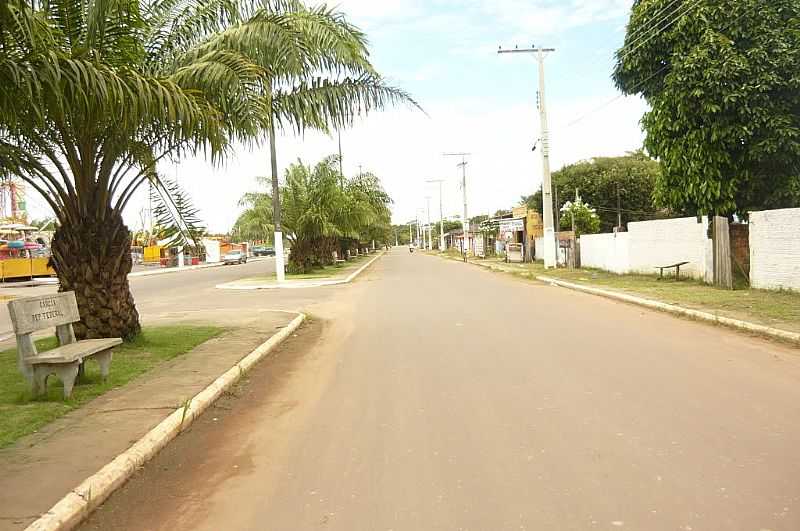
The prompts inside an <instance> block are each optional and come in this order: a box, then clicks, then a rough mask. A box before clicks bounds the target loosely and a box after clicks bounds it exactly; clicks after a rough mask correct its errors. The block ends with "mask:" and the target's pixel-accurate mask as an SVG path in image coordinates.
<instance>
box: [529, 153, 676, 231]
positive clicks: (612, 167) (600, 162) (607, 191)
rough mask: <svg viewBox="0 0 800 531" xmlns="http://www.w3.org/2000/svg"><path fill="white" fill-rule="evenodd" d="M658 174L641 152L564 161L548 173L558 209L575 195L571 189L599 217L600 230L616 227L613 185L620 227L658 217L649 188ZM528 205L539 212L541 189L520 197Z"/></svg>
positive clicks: (653, 162)
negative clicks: (562, 164)
mask: <svg viewBox="0 0 800 531" xmlns="http://www.w3.org/2000/svg"><path fill="white" fill-rule="evenodd" d="M660 174H661V169H660V167H659V164H658V162H656V161H654V160H653V159H651V158H650V157H648V156H647V155H646V154H645V153H644V152H642V151H636V152H633V153H628V154H627V155H625V156H622V157H596V158H593V159H590V160H584V161H580V162H576V163H575V164H568V165H566V166H564V167H563V168H561V169H560V170H558V171H556V172H554V173H553V175H552V185H553V190H554V192H555V190H556V189H557V190H558V202H559V203H560V204H559V205H558V210H560V209H561V207H562V206H563V205H564V204H565V203H566V202H567V201H570V200H573V199H574V198H575V190H576V189H577V190H578V193H579V194H580V196H581V197H582V198H583V199H584V200H585V201H586V202H588V203H590V204H591V205H592V206H593V207H594V208H595V209H596V210H597V214H598V216H599V218H600V228H599V230H600V231H601V232H611V231H612V230H613V228H614V227H616V226H617V188H618V187H619V200H620V207H621V212H622V224H623V226H624V225H625V224H626V223H628V222H630V221H642V220H647V219H653V218H655V217H659V216H661V215H662V213H661V212H660V211H659V209H657V208H656V207H655V206H654V203H653V197H652V196H653V191H654V189H655V185H656V181H657V179H658V178H659V176H660ZM522 202H523V203H527V205H528V207H529V208H531V209H534V210H537V211H540V212H541V209H542V189H541V187H540V188H539V190H538V191H537V192H536V193H535V194H533V195H531V196H525V197H523V198H522Z"/></svg>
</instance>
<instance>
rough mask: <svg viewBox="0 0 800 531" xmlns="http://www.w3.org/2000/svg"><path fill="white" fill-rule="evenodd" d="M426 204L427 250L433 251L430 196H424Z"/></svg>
mask: <svg viewBox="0 0 800 531" xmlns="http://www.w3.org/2000/svg"><path fill="white" fill-rule="evenodd" d="M425 201H427V203H428V206H427V209H428V250H429V251H433V227H431V196H426V197H425Z"/></svg>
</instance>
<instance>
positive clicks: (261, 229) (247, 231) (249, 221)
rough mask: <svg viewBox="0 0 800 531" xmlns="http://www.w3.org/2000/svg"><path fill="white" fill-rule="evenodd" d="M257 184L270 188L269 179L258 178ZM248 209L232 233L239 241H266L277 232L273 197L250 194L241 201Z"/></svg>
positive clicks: (241, 215)
mask: <svg viewBox="0 0 800 531" xmlns="http://www.w3.org/2000/svg"><path fill="white" fill-rule="evenodd" d="M256 182H258V183H259V184H261V185H263V186H269V185H270V184H271V181H270V179H269V178H268V177H256ZM239 206H243V207H246V208H245V210H244V211H243V212H242V213H241V214H240V215H239V217H238V218H237V219H236V223H234V225H233V229H232V230H231V233H232V234H233V236H234V238H237V239H238V240H240V241H242V240H251V241H252V240H266V239H268V238H269V235H270V234H271V233H272V232H273V231H274V230H275V226H274V225H273V224H272V196H271V195H270V194H268V193H263V192H248V193H246V194H244V195H243V196H242V198H241V199H240V200H239Z"/></svg>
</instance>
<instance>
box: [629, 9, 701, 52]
mask: <svg viewBox="0 0 800 531" xmlns="http://www.w3.org/2000/svg"><path fill="white" fill-rule="evenodd" d="M700 2H701V0H694V3H692V2H691V0H690V1H689V2H687V3H686V4H681V5H679V6H678V7H676V8H675V9H674V10H673V11H671V12H670V13H669V14H667V15H665V16H664V17H662V18H661V19H659V20H657V21H655V22H653V23H652V24H651V25H650V27H649V28H648V29H646V30H645V33H644V34H642V35H640V36H639V37H637V38H635V39H633V40H631V41H630V42H628V43H627V44H625V45H624V46H623V47H622V48H620V50H619V51H620V52H623V51H624V53H623V54H622V55H621V56H620V58H619V60H620V61H621V60H622V59H624V58H625V57H627V56H628V55H630V54H631V53H633V52H635V51H636V50H638V49H639V48H641V47H642V46H644V45H645V44H647V43H648V42H650V41H651V40H653V39H654V38H655V37H657V36H658V35H660V34H661V33H664V31H666V29H667V28H668V27H670V26H671V25H672V24H674V23H675V22H677V21H678V19H680V18H682V17H684V16H686V15H688V14H689V12H690V11H692V10H693V9H696V8H697V7H699V5H700ZM682 9H683V12H682V13H678V12H679V11H681V10H682ZM676 13H677V14H676ZM673 15H674V16H673ZM656 16H657V15H656ZM670 17H671V18H670ZM653 18H655V17H653ZM665 21H666V23H664V22H665ZM648 33H649V35H648ZM626 48H628V50H625V49H626ZM631 48H633V49H631Z"/></svg>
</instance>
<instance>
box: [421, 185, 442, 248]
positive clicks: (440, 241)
mask: <svg viewBox="0 0 800 531" xmlns="http://www.w3.org/2000/svg"><path fill="white" fill-rule="evenodd" d="M425 182H426V183H439V252H442V251H444V209H443V208H442V183H443V182H444V179H429V180H427V181H425Z"/></svg>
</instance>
